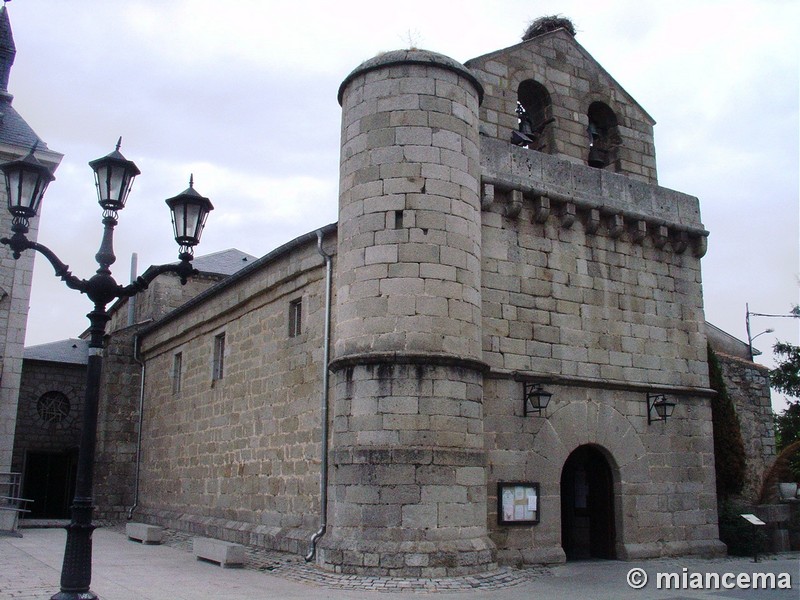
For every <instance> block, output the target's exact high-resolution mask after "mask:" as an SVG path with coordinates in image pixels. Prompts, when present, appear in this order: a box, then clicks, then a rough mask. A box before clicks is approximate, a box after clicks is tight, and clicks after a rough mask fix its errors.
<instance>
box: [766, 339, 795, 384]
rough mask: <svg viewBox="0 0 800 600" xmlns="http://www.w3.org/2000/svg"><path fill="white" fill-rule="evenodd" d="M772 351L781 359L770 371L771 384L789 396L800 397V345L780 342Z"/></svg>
mask: <svg viewBox="0 0 800 600" xmlns="http://www.w3.org/2000/svg"><path fill="white" fill-rule="evenodd" d="M772 351H773V352H774V353H775V354H776V355H777V356H778V357H780V358H781V361H780V363H778V366H777V367H775V368H774V369H772V371H770V372H769V379H770V385H771V386H772V387H773V388H775V389H776V390H778V391H779V392H783V393H784V394H786V395H787V396H794V397H796V398H797V397H800V346H795V345H793V344H789V343H786V342H778V343H776V344H775V345H774V346H773V347H772Z"/></svg>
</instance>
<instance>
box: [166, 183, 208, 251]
mask: <svg viewBox="0 0 800 600" xmlns="http://www.w3.org/2000/svg"><path fill="white" fill-rule="evenodd" d="M166 203H167V206H169V209H170V211H172V226H173V229H174V233H175V241H176V242H178V245H179V246H180V247H181V248H180V251H181V253H188V254H191V253H192V252H193V248H194V246H196V245H197V244H199V243H200V236H201V235H202V234H203V227H205V224H206V219H207V218H208V213H210V212H211V211H212V210H214V206H213V205H212V204H211V200H209V199H208V198H206V197H204V196H201V195H200V194H199V193H198V192H197V190H195V189H194V176H190V177H189V187H188V188H187V189H186V190H184V191H183V192H181V193H180V194H178V195H177V196H175V197H173V198H169V199H167V200H166Z"/></svg>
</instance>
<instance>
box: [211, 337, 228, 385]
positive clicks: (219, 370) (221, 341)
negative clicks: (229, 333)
mask: <svg viewBox="0 0 800 600" xmlns="http://www.w3.org/2000/svg"><path fill="white" fill-rule="evenodd" d="M224 375H225V334H224V333H220V334H219V335H217V336H215V337H214V372H213V380H214V381H217V380H219V379H222V377H223V376H224Z"/></svg>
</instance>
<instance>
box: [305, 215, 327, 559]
mask: <svg viewBox="0 0 800 600" xmlns="http://www.w3.org/2000/svg"><path fill="white" fill-rule="evenodd" d="M317 251H318V252H319V253H320V255H322V258H324V259H325V335H324V341H323V357H322V404H321V409H322V410H321V413H322V416H321V424H322V440H321V442H320V445H321V446H322V449H321V453H322V458H321V463H320V473H319V507H320V515H319V529H318V530H317V532H316V533H315V534H314V535H313V536H311V547H310V548H309V550H308V554H306V556H305V559H306V562H311V561H312V560H313V559H314V555H315V554H316V553H317V542H319V540H320V538H321V537H322V536H323V535H325V530H326V529H327V527H328V363H329V362H330V356H329V352H330V340H331V279H332V274H333V268H332V260H331V255H330V254H327V253H326V252H325V251H324V250H323V249H322V230H321V229H319V230H317Z"/></svg>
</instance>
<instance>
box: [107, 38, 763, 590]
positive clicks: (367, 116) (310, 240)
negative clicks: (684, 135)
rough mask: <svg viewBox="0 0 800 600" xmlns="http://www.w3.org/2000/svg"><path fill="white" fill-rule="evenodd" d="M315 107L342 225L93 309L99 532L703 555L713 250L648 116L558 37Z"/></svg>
mask: <svg viewBox="0 0 800 600" xmlns="http://www.w3.org/2000/svg"><path fill="white" fill-rule="evenodd" d="M332 96H333V93H332ZM338 100H339V103H340V104H341V106H342V127H341V132H342V133H341V165H340V177H341V179H340V194H339V220H338V223H336V224H331V225H328V226H325V227H323V228H321V229H320V230H318V231H312V232H309V233H308V234H306V235H303V236H301V237H299V238H297V239H295V240H293V241H291V242H289V243H287V244H285V245H284V246H281V247H279V248H277V249H275V250H273V251H272V252H270V253H269V254H267V255H265V256H263V257H261V258H259V259H254V258H252V257H241V256H239V255H236V254H235V253H234V254H228V253H225V257H224V260H222V261H221V262H224V263H225V264H226V266H225V268H224V269H223V268H221V267H216V268H215V267H214V266H211V265H210V264H206V265H202V264H200V265H198V267H199V268H200V271H201V277H200V278H199V279H197V280H195V281H193V282H192V283H190V284H189V285H190V286H191V287H187V288H181V287H180V286H179V285H178V282H177V279H176V278H172V277H171V276H164V277H162V278H160V279H159V280H157V282H156V283H155V284H154V285H153V286H152V287H151V288H150V289H149V290H147V291H146V292H144V293H143V294H142V295H140V297H139V298H137V299H136V306H134V307H128V306H127V303H120V304H118V305H117V306H115V307H114V312H115V314H114V318H113V320H112V323H111V329H110V330H111V331H112V333H111V335H110V337H109V344H108V348H107V349H106V366H105V369H106V370H105V374H104V390H105V392H104V398H103V401H102V406H101V415H100V432H99V437H98V457H99V459H98V466H97V474H96V482H97V483H96V486H97V490H96V503H97V504H98V507H99V512H100V514H101V516H104V517H106V518H122V517H128V518H134V519H135V520H138V521H146V522H152V523H158V524H161V525H166V526H170V527H174V528H178V529H183V530H187V531H191V532H194V533H197V534H201V535H208V536H212V537H219V538H223V539H228V540H231V541H238V542H244V543H252V544H258V545H263V546H266V547H270V548H276V549H282V550H289V551H292V552H298V553H302V554H307V557H308V558H309V559H311V558H313V559H314V560H316V561H317V563H318V564H319V565H320V566H321V567H322V568H326V569H331V570H336V571H340V572H346V573H355V574H366V575H403V576H426V577H428V576H437V577H438V576H449V575H460V574H468V573H479V572H483V571H487V570H490V569H493V568H495V567H496V566H497V565H498V564H504V565H508V564H510V565H519V564H535V563H552V562H562V561H564V560H567V559H573V558H588V557H597V558H617V559H639V558H645V557H657V556H665V555H675V554H690V553H691V554H718V553H722V552H724V551H725V548H724V545H723V544H722V543H721V542H720V541H719V539H718V528H717V498H716V492H715V472H714V448H713V439H712V423H711V398H712V397H713V395H714V391H713V390H712V389H710V386H709V375H708V364H707V345H708V341H709V334H708V331H707V325H706V322H705V315H704V312H703V296H702V284H701V270H700V259H701V258H702V256H703V255H704V253H705V251H706V243H707V238H708V232H707V231H706V230H705V228H704V227H703V224H702V221H701V217H700V209H699V202H698V199H697V198H695V197H693V196H691V195H687V194H685V193H681V192H677V191H673V190H669V189H665V188H662V187H659V185H658V180H657V171H656V160H655V147H654V142H653V125H654V123H655V121H654V120H653V118H652V117H651V116H650V115H649V114H648V113H647V112H646V111H645V109H644V108H642V107H641V106H640V105H639V104H638V103H637V102H636V101H635V100H634V99H633V98H632V97H631V96H630V95H629V94H628V93H627V92H626V91H625V90H624V89H623V88H622V87H621V86H620V85H619V84H618V83H617V82H616V81H615V80H614V79H613V77H612V76H611V75H610V74H609V73H607V72H606V71H605V70H604V69H603V67H602V66H601V65H599V64H598V63H597V62H596V61H595V60H594V59H593V58H592V57H591V56H590V55H589V54H588V52H587V51H586V50H585V49H584V48H583V47H582V46H581V45H580V44H579V43H578V42H577V41H576V39H575V38H574V35H573V34H572V33H570V32H569V31H567V30H566V29H563V28H558V29H554V30H551V31H547V32H544V33H541V34H540V35H536V36H534V37H532V38H530V39H527V40H526V41H523V42H522V43H519V44H517V45H514V46H511V47H509V48H505V49H502V50H498V51H496V52H492V53H490V54H487V55H484V56H480V57H477V58H474V59H472V60H469V61H467V62H466V63H463V64H461V63H459V62H457V61H455V60H453V59H451V58H449V57H446V56H443V55H441V54H437V53H434V52H429V51H425V50H417V49H410V50H401V51H395V52H388V53H385V54H381V55H378V56H376V57H374V58H372V59H370V60H368V61H366V62H364V63H363V64H361V65H360V66H358V67H357V68H356V69H355V70H354V71H352V72H351V73H350V74H349V75H348V76H347V77H346V78H345V79H344V81H343V83H342V84H341V86H340V88H339V91H338ZM218 258H220V257H218ZM242 258H244V260H242ZM198 260H199V259H198ZM233 263H235V265H234V264H233ZM129 309H130V310H129ZM129 312H130V314H131V315H132V318H131V319H127V318H126V317H127V315H128V313H129ZM715 335H718V337H719V339H722V338H724V337H725V334H723V333H722V332H719V334H715ZM727 341H730V340H727ZM733 345H734V346H735V345H736V343H735V340H734V342H733ZM738 350H741V349H740V348H739V349H738ZM735 351H736V349H734V353H735ZM756 371H757V370H756ZM756 379H757V381H756V383H754V384H753V386H751V388H748V389H747V390H744V388H743V390H744V391H743V392H742V394H743V395H744V396H746V397H748V398H749V400H747V401H748V402H750V403H751V404H752V405H753V408H752V409H751V413H752V415H754V417H753V420H754V422H756V423H758V424H759V425H758V427H756V428H755V429H754V432H753V433H752V435H751V437H752V439H754V440H756V441H755V442H754V443H753V445H752V447H750V448H749V450H750V453H751V458H752V461H753V464H752V465H751V467H752V468H751V470H752V471H753V472H760V471H759V469H760V468H763V465H764V462H765V461H766V460H767V458H768V457H769V455H770V453H771V452H772V447H771V446H770V436H771V429H770V426H769V425H768V423H769V421H770V420H771V412H770V404H769V388H768V385H767V384H766V377H765V375H764V373H763V372H761V373H760V379H758V377H756ZM753 390H756V391H755V392H754V391H753ZM756 429H757V431H756ZM755 479H757V476H754V481H755ZM754 485H755V483H754Z"/></svg>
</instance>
